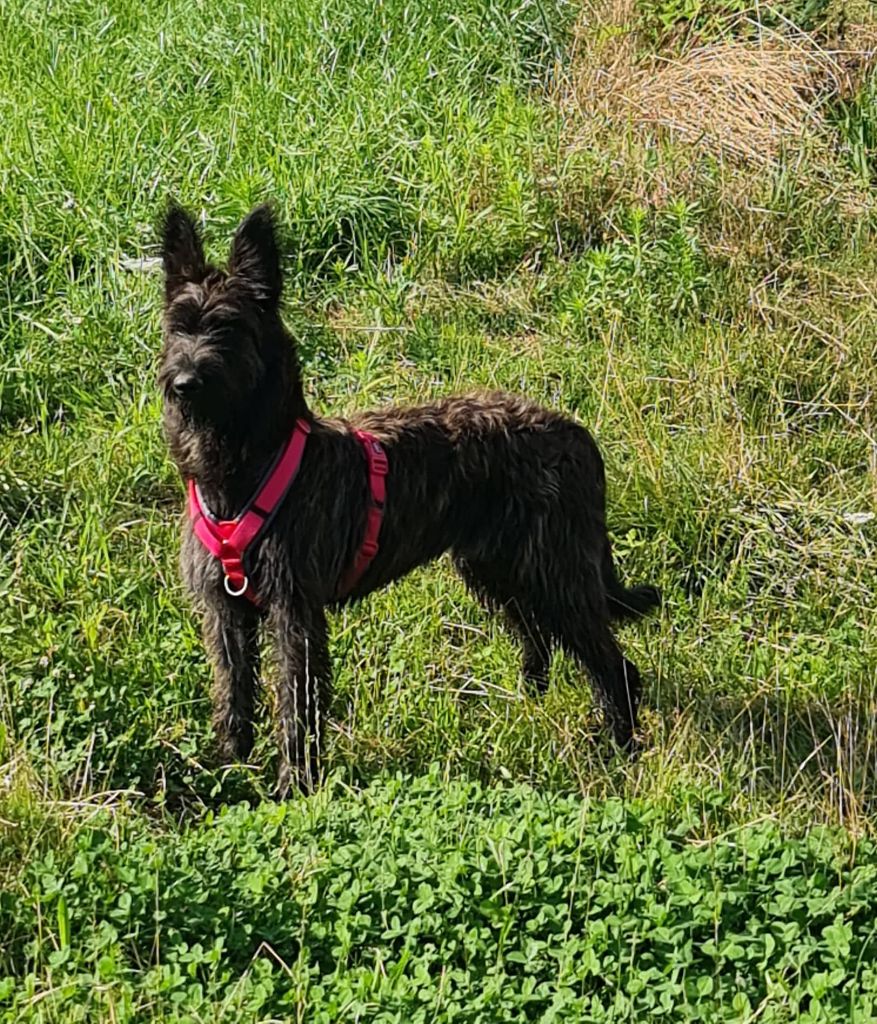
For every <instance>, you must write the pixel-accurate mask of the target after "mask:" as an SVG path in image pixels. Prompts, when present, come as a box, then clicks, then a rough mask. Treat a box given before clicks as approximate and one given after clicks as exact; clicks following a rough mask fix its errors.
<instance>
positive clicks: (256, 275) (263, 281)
mask: <svg viewBox="0 0 877 1024" xmlns="http://www.w3.org/2000/svg"><path fill="white" fill-rule="evenodd" d="M228 270H229V273H230V274H232V275H233V276H234V277H237V278H240V280H242V281H245V282H246V283H247V285H248V286H249V287H250V288H252V289H253V292H254V294H255V295H256V298H257V299H258V300H259V302H262V303H264V304H266V305H276V304H277V302H278V301H279V300H280V291H281V288H282V287H283V274H282V271H281V269H280V248H279V246H278V244H277V232H276V229H275V227H274V214H273V212H272V211H271V208H270V207H269V206H257V207H256V208H255V210H253V211H252V212H251V213H249V214H248V215H247V216H246V217H245V218H244V219H243V221H241V225H240V227H239V228H238V229H237V231H236V232H235V236H234V241H233V242H232V243H231V255H230V256H229V260H228Z"/></svg>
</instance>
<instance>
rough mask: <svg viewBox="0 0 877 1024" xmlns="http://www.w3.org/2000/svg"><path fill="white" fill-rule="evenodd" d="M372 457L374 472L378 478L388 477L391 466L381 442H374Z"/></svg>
mask: <svg viewBox="0 0 877 1024" xmlns="http://www.w3.org/2000/svg"><path fill="white" fill-rule="evenodd" d="M371 456H372V458H371V470H372V472H373V473H377V474H378V476H386V475H387V472H388V471H389V468H390V464H389V462H388V461H387V455H386V453H385V452H384V448H383V445H382V444H381V442H380V441H372V444H371Z"/></svg>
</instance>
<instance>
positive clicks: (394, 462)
mask: <svg viewBox="0 0 877 1024" xmlns="http://www.w3.org/2000/svg"><path fill="white" fill-rule="evenodd" d="M163 256H164V268H165V309H164V322H163V328H164V348H163V350H162V355H161V367H160V372H159V383H160V386H161V389H162V392H163V395H164V422H165V429H166V433H167V438H168V442H169V444H170V450H171V453H172V455H173V458H174V460H175V461H176V463H177V466H178V467H179V470H180V473H181V474H182V476H183V477H184V478H194V479H196V480H197V481H198V483H199V485H200V488H201V491H202V494H203V495H204V498H205V500H206V502H207V504H208V506H209V507H210V509H211V510H212V511H213V512H214V513H215V514H216V515H218V516H220V517H222V518H228V519H230V518H233V517H234V516H235V515H236V514H237V513H238V512H239V511H240V509H241V508H242V506H243V505H244V504H245V503H246V501H247V500H248V499H249V498H250V497H251V496H252V494H253V491H254V490H255V488H256V487H257V485H258V482H259V481H260V479H261V478H262V475H263V473H264V471H265V468H266V466H267V465H268V464H269V463H270V462H271V460H272V459H273V458H274V456H275V454H276V453H277V451H278V450H279V448H280V447H281V445H282V444H283V443H284V442H285V440H286V439H287V437H288V436H289V433H290V431H291V430H292V427H293V424H294V422H295V420H296V418H297V417H303V418H305V419H307V420H308V421H309V422H310V424H311V427H312V431H311V435H310V438H309V440H308V443H307V447H306V449H305V453H304V458H303V460H302V464H301V468H300V471H299V475H298V477H297V479H296V481H295V483H294V485H293V487H292V490H291V491H290V493H289V494H288V495H287V497H286V499H285V501H284V503H283V504H282V506H281V507H280V510H279V513H278V514H277V516H276V518H275V519H274V521H273V524H272V525H271V528H270V530H269V532H268V533H267V534H266V535H265V537H264V539H263V540H262V541H261V542H260V544H259V545H258V548H257V549H256V551H255V552H254V555H253V558H252V562H251V564H250V566H249V576H250V579H251V580H252V581H253V582H254V584H255V587H256V589H257V592H258V594H259V596H260V598H261V601H262V605H261V607H260V609H258V610H257V609H256V608H255V607H254V606H253V605H251V604H250V603H249V602H248V601H247V600H246V599H245V598H242V597H241V598H232V597H229V596H228V595H227V594H226V593H225V591H224V590H223V586H222V572H221V568H220V565H219V563H218V562H217V561H216V560H215V559H214V558H213V557H212V556H211V555H210V554H209V553H208V552H207V551H206V550H205V549H204V548H203V547H202V545H201V544H200V542H199V541H198V540H197V538H196V537H195V536H194V535H193V533H192V530H191V527H190V525H189V523H188V520H187V521H186V526H185V530H184V536H183V544H182V569H183V576H184V579H185V581H186V584H187V586H188V588H189V590H190V591H191V593H192V594H193V595H194V596H195V597H196V598H197V599H198V601H199V603H200V604H201V605H202V606H203V611H204V636H205V641H206V644H207V648H208V650H209V652H210V655H211V658H212V660H213V663H214V667H215V685H214V691H213V698H214V707H215V714H214V724H215V727H216V732H217V734H218V737H219V740H220V743H221V745H222V752H223V754H224V756H227V757H235V758H245V757H246V756H247V755H248V753H249V751H250V748H251V746H252V743H253V711H254V695H255V691H256V687H257V682H258V676H259V626H260V620H263V619H264V620H267V623H268V625H269V626H270V628H271V629H272V631H273V634H274V638H275V641H276V648H277V655H278V660H279V666H278V668H279V672H278V679H277V730H278V735H279V743H280V754H281V756H280V779H279V785H280V789H281V791H286V790H287V789H288V787H289V785H290V784H292V783H298V785H300V786H301V787H303V788H305V789H308V788H310V787H311V786H312V785H313V784H314V783H315V781H316V780H317V778H318V776H319V757H320V747H321V735H320V734H321V731H322V729H323V727H324V726H323V721H324V715H325V712H326V709H327V708H328V706H329V701H330V692H331V689H330V688H331V668H330V664H329V656H328V649H327V638H326V614H325V608H327V607H331V606H336V605H338V604H340V603H343V602H345V601H348V600H358V599H359V598H361V597H364V596H365V595H366V594H368V593H370V592H371V591H372V590H375V589H376V588H378V587H382V586H384V585H385V584H386V583H389V582H390V581H391V580H394V579H397V578H398V577H400V576H402V575H404V574H405V573H407V572H409V571H410V570H411V569H413V568H414V567H415V566H417V565H422V564H423V563H424V562H428V561H430V560H432V559H434V558H437V557H438V556H439V555H441V554H442V553H443V552H445V551H450V552H451V554H452V556H453V558H454V561H455V563H456V565H457V567H458V569H459V570H460V572H461V574H462V576H463V578H464V579H465V581H466V582H467V584H468V585H469V586H470V587H471V588H472V590H473V591H474V592H475V593H476V594H477V595H478V596H479V597H480V598H481V599H482V600H483V601H484V602H485V603H486V604H488V605H490V606H493V607H498V608H501V609H503V610H504V612H505V613H506V616H507V618H508V620H509V622H510V623H511V625H512V627H513V628H514V630H515V631H516V633H517V634H518V635H519V637H520V640H521V644H522V646H523V651H524V675H525V677H526V679H527V680H528V681H529V682H530V683H531V684H532V685H533V686H535V687H536V688H537V689H538V690H540V691H541V690H544V689H545V687H546V686H547V685H548V664H549V655H550V649H551V646H552V644H554V643H557V644H559V645H561V646H562V647H563V648H564V649H565V650H567V651H568V652H569V653H570V654H571V655H572V656H573V657H574V658H576V659H577V660H578V661H579V662H580V663H581V664H582V665H583V666H584V667H585V668H587V669H588V671H589V672H590V674H591V675H592V677H593V679H594V681H595V683H596V685H597V691H598V695H599V697H600V698H601V700H602V703H603V706H604V707H605V709H606V713H607V715H608V718H609V720H610V722H611V725H612V728H613V731H614V735H615V739H616V740H617V742H618V743H619V744H620V745H622V746H630V745H631V743H632V741H633V734H634V730H635V728H636V716H637V705H638V703H639V699H640V678H639V673H638V672H637V669H636V666H635V665H633V664H632V663H631V662H630V661H628V660H627V659H626V658H625V657H624V656H623V655H622V653H621V651H620V650H619V648H618V645H617V644H616V642H615V639H614V637H613V635H612V632H611V630H610V621H611V620H612V619H624V618H637V617H639V616H641V615H643V614H645V613H646V612H647V611H648V610H649V609H650V608H652V607H654V606H655V605H656V604H658V602H659V594H658V591H657V590H656V589H655V588H654V587H650V586H640V587H634V588H633V589H627V588H625V587H624V586H623V585H622V584H621V583H620V582H619V580H618V577H617V576H616V574H615V569H614V566H613V563H612V554H611V549H610V544H609V538H608V536H607V533H606V523H605V515H604V506H605V481H604V475H603V463H602V460H601V458H600V453H599V451H598V450H597V446H596V445H595V443H594V441H593V440H592V438H591V436H590V435H589V434H588V433H587V431H586V430H585V429H584V428H583V427H581V426H579V425H578V424H577V423H574V422H573V421H572V420H570V419H567V418H566V417H564V416H561V415H558V414H557V413H555V412H551V411H549V410H547V409H543V408H540V407H539V406H537V405H534V404H533V403H531V402H529V401H527V400H526V399H524V398H518V397H513V396H510V395H503V394H488V395H477V396H474V395H473V396H468V397H456V398H447V399H444V400H441V401H437V402H435V403H433V404H430V405H425V406H419V407H415V408H390V409H381V410H376V411H373V412H366V413H362V414H360V415H358V416H356V417H355V419H354V420H353V421H352V423H353V425H355V426H356V427H359V428H361V429H364V430H368V431H371V432H372V433H373V434H375V435H376V436H377V437H378V438H379V439H380V440H381V442H382V443H383V445H384V447H385V450H386V453H387V457H388V459H389V465H390V469H389V475H388V477H387V501H386V511H385V516H384V521H383V525H382V528H381V534H380V551H379V553H378V555H377V557H376V558H375V560H374V561H373V562H372V564H371V565H370V567H369V568H368V570H367V572H366V574H365V575H364V576H363V577H362V579H361V580H360V581H359V583H358V584H357V586H356V587H355V589H354V590H353V592H352V593H350V594H348V595H345V596H344V598H343V599H342V598H339V597H338V587H339V581H340V579H341V578H342V576H343V574H344V572H345V570H347V568H348V567H349V566H350V564H351V562H352V560H353V557H354V554H355V552H356V551H357V549H358V547H359V544H360V542H361V539H362V536H363V531H364V528H365V516H366V508H367V501H368V481H367V472H366V463H365V458H364V453H363V450H362V447H361V445H360V442H359V441H358V440H357V439H356V438H355V437H354V436H353V434H352V433H351V423H349V422H346V421H343V420H330V419H322V418H318V417H316V416H314V415H313V413H311V411H310V410H309V409H308V407H307V404H306V402H305V398H304V392H303V389H302V383H301V377H300V374H299V368H298V362H297V359H296V351H295V345H294V343H293V340H292V338H291V337H290V336H289V335H288V334H287V332H286V331H285V329H284V327H283V324H282V323H281V320H280V312H279V303H280V292H281V283H282V278H281V269H280V258H279V251H278V245H277V241H276V236H275V228H274V222H273V219H272V215H271V212H270V210H269V209H268V208H266V207H259V208H257V209H255V210H254V211H253V212H252V213H251V214H250V215H249V216H248V217H247V218H246V219H245V220H244V221H243V223H242V224H241V225H240V227H239V228H238V230H237V233H236V234H235V237H234V241H233V243H232V247H231V255H230V258H229V263H228V269H227V270H225V271H223V270H219V269H217V268H215V267H213V266H210V265H208V264H207V263H206V262H205V259H204V252H203V248H202V244H201V240H200V237H199V234H198V231H197V228H196V225H195V223H194V221H193V220H192V218H191V217H190V216H189V215H188V214H187V213H185V212H184V211H183V210H181V209H180V208H179V207H176V206H172V207H170V209H169V210H168V212H167V214H166V216H165V220H164V227H163Z"/></svg>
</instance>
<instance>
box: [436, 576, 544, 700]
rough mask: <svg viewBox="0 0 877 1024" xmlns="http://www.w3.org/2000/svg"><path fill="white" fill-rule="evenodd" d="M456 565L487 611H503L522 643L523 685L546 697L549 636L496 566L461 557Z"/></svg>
mask: <svg viewBox="0 0 877 1024" xmlns="http://www.w3.org/2000/svg"><path fill="white" fill-rule="evenodd" d="M454 564H455V565H456V567H457V571H458V572H459V573H460V575H461V576H462V577H463V581H464V582H465V583H466V586H467V587H468V588H469V589H470V590H471V591H472V593H473V594H474V595H475V596H476V597H477V598H478V600H479V601H480V602H481V603H482V604H483V605H485V607H487V608H489V609H490V610H491V611H495V610H497V609H501V610H502V611H503V613H504V614H505V617H506V619H507V621H508V624H509V626H510V627H511V628H512V631H513V632H514V633H515V635H516V636H517V638H518V639H519V640H520V642H521V648H522V650H523V662H522V675H523V677H524V681H525V682H526V683H527V684H528V686H530V687H532V688H533V689H534V690H536V692H537V693H544V692H545V691H546V690H547V689H548V669H549V666H550V663H551V648H550V644H549V638H548V635H547V634H546V633H545V632H543V630H542V628H541V627H540V625H539V623H538V621H537V620H536V617H535V616H533V615H532V614H529V613H528V612H527V611H526V610H525V609H524V607H523V606H522V604H521V603H520V601H519V600H518V599H517V598H516V597H514V596H512V595H513V593H514V588H513V587H512V585H511V584H510V582H509V580H508V579H507V578H506V576H505V574H504V573H503V571H502V570H501V569H500V568H499V567H498V566H497V565H494V564H492V563H490V562H480V561H479V562H475V561H470V560H469V559H465V558H462V557H460V556H457V557H455V559H454Z"/></svg>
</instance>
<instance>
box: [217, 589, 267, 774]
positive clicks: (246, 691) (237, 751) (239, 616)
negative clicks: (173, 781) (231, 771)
mask: <svg viewBox="0 0 877 1024" xmlns="http://www.w3.org/2000/svg"><path fill="white" fill-rule="evenodd" d="M204 642H205V646H206V647H207V650H208V652H209V654H210V658H211V661H212V662H213V668H214V676H213V728H214V731H215V732H216V737H217V740H218V743H219V749H220V754H221V756H222V757H224V758H225V759H226V760H229V761H231V760H240V761H243V760H245V759H246V758H247V757H248V755H249V753H250V751H251V750H252V748H253V709H254V704H255V697H256V688H257V686H258V682H259V620H258V617H257V616H256V615H255V614H253V613H252V612H250V611H249V610H243V611H241V612H238V611H237V610H234V611H233V610H232V609H230V608H229V607H228V606H227V605H225V604H224V603H223V604H216V605H214V604H211V605H208V607H207V612H206V614H205V616H204Z"/></svg>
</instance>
